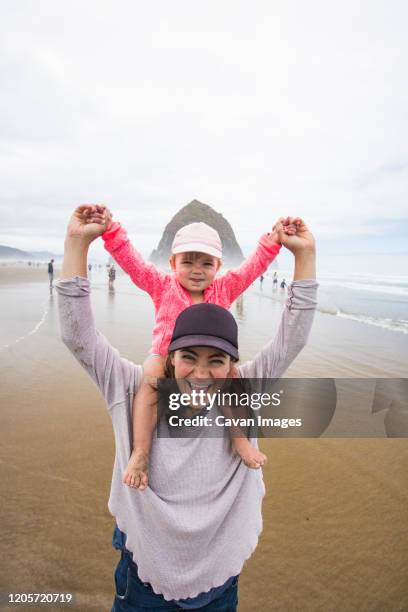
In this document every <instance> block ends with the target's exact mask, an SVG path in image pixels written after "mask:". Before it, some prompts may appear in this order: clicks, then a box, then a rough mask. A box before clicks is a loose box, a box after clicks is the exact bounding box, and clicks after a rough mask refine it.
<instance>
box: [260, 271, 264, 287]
mask: <svg viewBox="0 0 408 612" xmlns="http://www.w3.org/2000/svg"><path fill="white" fill-rule="evenodd" d="M263 282H264V277H263V274H261V276H260V278H259V284H260V285H261V289H262V283H263Z"/></svg>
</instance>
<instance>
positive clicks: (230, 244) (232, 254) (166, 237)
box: [149, 200, 244, 266]
mask: <svg viewBox="0 0 408 612" xmlns="http://www.w3.org/2000/svg"><path fill="white" fill-rule="evenodd" d="M198 221H203V222H204V223H207V225H210V226H211V227H213V228H214V229H215V230H217V232H218V233H219V235H220V238H221V242H222V252H223V256H222V259H223V262H224V263H225V265H226V266H236V265H238V264H240V263H241V262H242V260H243V259H244V256H243V254H242V251H241V247H240V246H239V244H238V242H237V239H236V238H235V234H234V230H233V229H232V227H231V225H230V224H229V223H228V221H227V220H226V219H224V217H223V216H222V215H221V213H217V212H216V211H215V210H214V209H213V208H211V206H208V204H203V203H202V202H199V201H198V200H193V201H192V202H190V204H187V206H184V207H183V208H181V209H180V210H179V211H178V213H177V214H175V215H174V217H173V218H172V220H171V221H170V223H168V224H167V225H166V227H165V230H164V232H163V236H162V237H161V240H160V242H159V244H158V246H157V249H155V250H154V251H153V252H152V254H151V255H150V258H149V259H150V261H151V262H153V263H155V264H156V265H158V266H163V265H166V264H167V263H168V260H169V257H170V251H171V245H172V242H173V239H174V236H175V235H176V232H178V230H179V229H180V228H181V227H183V225H188V224H189V223H196V222H198Z"/></svg>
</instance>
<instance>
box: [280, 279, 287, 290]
mask: <svg viewBox="0 0 408 612" xmlns="http://www.w3.org/2000/svg"><path fill="white" fill-rule="evenodd" d="M285 287H286V280H285V279H283V280H282V282H281V284H280V288H281V289H282V291H283V290H284V289H285Z"/></svg>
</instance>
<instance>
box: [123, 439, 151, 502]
mask: <svg viewBox="0 0 408 612" xmlns="http://www.w3.org/2000/svg"><path fill="white" fill-rule="evenodd" d="M148 470H149V456H148V454H147V453H146V452H145V451H143V450H138V449H137V448H136V449H134V450H133V451H132V454H131V455H130V459H129V463H128V464H127V466H126V470H125V471H124V472H123V478H122V482H123V483H124V484H127V485H128V486H129V487H134V488H135V489H140V490H141V491H143V490H144V489H146V487H147V485H148V484H149V479H148Z"/></svg>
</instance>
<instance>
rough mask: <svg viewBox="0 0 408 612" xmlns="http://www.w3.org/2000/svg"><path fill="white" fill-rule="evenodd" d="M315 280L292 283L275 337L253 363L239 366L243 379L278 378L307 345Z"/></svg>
mask: <svg viewBox="0 0 408 612" xmlns="http://www.w3.org/2000/svg"><path fill="white" fill-rule="evenodd" d="M317 287H318V284H317V282H316V281H315V280H299V281H293V283H291V285H289V287H288V299H287V301H286V304H285V310H284V311H283V314H282V319H281V323H280V326H279V330H278V333H277V334H276V337H275V339H274V340H272V341H271V342H269V344H267V345H266V346H265V347H264V348H263V349H262V351H260V352H259V353H258V354H257V355H256V356H255V358H254V359H253V360H252V361H248V362H247V363H244V364H243V365H242V366H240V368H239V370H240V373H241V376H242V377H244V378H274V379H276V378H280V377H281V376H282V374H283V373H284V372H285V371H286V369H287V368H288V367H289V365H290V364H291V363H292V361H293V360H294V359H295V357H296V356H297V355H298V354H299V353H300V351H301V350H302V348H304V346H305V345H306V343H307V339H308V337H309V333H310V329H311V327H312V323H313V318H314V313H315V310H316V306H317V300H316V295H317Z"/></svg>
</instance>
